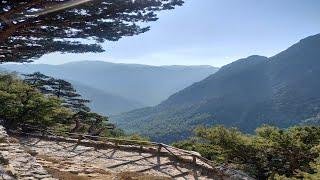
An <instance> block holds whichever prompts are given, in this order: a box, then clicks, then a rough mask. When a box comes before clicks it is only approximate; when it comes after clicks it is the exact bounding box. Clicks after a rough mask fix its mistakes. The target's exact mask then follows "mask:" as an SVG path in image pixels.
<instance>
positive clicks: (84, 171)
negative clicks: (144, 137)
mask: <svg viewBox="0 0 320 180" xmlns="http://www.w3.org/2000/svg"><path fill="white" fill-rule="evenodd" d="M75 142H77V141H76V140H75V141H71V142H70V141H63V140H62V141H54V140H52V139H51V140H45V139H43V138H41V139H39V138H34V137H33V138H31V137H22V136H12V135H11V137H9V136H8V135H7V133H6V131H5V130H4V129H3V127H1V126H0V180H1V179H24V180H27V179H28V180H40V179H41V180H54V179H65V180H88V179H98V180H102V179H106V180H108V179H114V180H131V179H132V180H167V179H184V180H189V179H190V180H192V179H195V180H205V179H250V178H246V177H245V176H243V175H242V174H241V173H240V172H237V171H230V172H228V171H229V170H228V169H220V170H221V171H223V172H224V173H226V174H229V175H230V174H232V176H225V174H223V175H221V174H220V170H219V172H217V169H216V170H213V169H212V170H210V169H209V171H208V169H207V168H203V166H199V165H197V166H195V165H194V163H192V161H191V163H190V162H189V161H187V162H186V161H181V160H178V159H176V158H175V157H173V156H168V155H165V153H157V150H156V149H155V150H151V151H150V149H148V150H142V149H140V148H138V150H130V149H131V147H130V148H129V149H128V148H127V147H125V148H119V146H114V145H112V146H110V147H109V146H107V147H103V148H101V147H100V148H95V146H87V145H85V146H84V145H83V144H77V143H75ZM177 153H178V152H177ZM191 160H192V158H191ZM197 163H201V162H198V161H197ZM222 177H223V178H222Z"/></svg>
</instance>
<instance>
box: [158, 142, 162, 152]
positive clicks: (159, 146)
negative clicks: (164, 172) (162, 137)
mask: <svg viewBox="0 0 320 180" xmlns="http://www.w3.org/2000/svg"><path fill="white" fill-rule="evenodd" d="M161 148H162V144H158V153H159V154H160V152H161Z"/></svg>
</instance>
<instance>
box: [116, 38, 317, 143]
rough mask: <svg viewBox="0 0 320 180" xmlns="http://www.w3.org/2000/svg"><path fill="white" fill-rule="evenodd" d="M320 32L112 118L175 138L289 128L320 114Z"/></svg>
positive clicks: (122, 124) (160, 137) (150, 133)
mask: <svg viewBox="0 0 320 180" xmlns="http://www.w3.org/2000/svg"><path fill="white" fill-rule="evenodd" d="M319 77H320V34H318V35H315V36H311V37H308V38H306V39H303V40H301V41H300V42H299V43H297V44H295V45H293V46H292V47H290V48H289V49H287V50H285V51H283V52H281V53H279V54H277V55H276V56H274V57H271V58H266V57H262V56H250V57H248V58H245V59H240V60H238V61H235V62H233V63H231V64H229V65H226V66H224V67H222V68H221V69H220V70H219V71H218V72H217V73H215V74H213V75H211V76H209V77H208V78H206V79H205V80H203V81H201V82H198V83H195V84H193V85H191V86H189V87H187V88H185V89H184V90H182V91H180V92H178V93H176V94H174V95H172V96H171V97H169V98H168V99H167V100H166V101H164V102H162V103H161V104H160V105H157V106H155V107H152V108H144V109H139V110H134V111H131V112H128V113H124V114H122V115H120V116H116V117H114V118H113V120H114V121H115V122H117V124H118V125H119V126H120V127H121V128H123V129H125V130H127V131H129V132H139V133H141V134H143V135H148V136H151V137H152V139H153V140H158V141H163V142H171V141H174V140H180V139H184V138H185V137H187V136H189V135H190V133H191V132H192V130H193V129H194V128H195V127H197V126H199V125H204V126H212V125H215V124H224V125H226V126H234V127H238V128H239V129H241V130H242V131H245V132H252V131H253V130H254V129H255V128H256V127H257V126H260V125H261V124H271V125H277V126H280V127H287V126H290V125H293V124H297V123H301V122H302V121H303V120H305V119H310V118H313V117H318V116H317V115H318V114H319V113H320V91H319V89H320V81H319Z"/></svg>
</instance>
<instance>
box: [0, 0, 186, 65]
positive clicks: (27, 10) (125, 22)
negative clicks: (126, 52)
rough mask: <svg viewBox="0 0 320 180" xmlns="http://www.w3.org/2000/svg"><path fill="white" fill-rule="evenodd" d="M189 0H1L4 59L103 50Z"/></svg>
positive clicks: (1, 51) (0, 41)
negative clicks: (160, 14)
mask: <svg viewBox="0 0 320 180" xmlns="http://www.w3.org/2000/svg"><path fill="white" fill-rule="evenodd" d="M182 4H183V0H134V1H133V0H12V1H1V2H0V63H3V62H30V61H31V60H34V59H36V58H39V57H41V56H42V55H44V54H47V53H52V52H62V53H84V52H102V51H103V48H102V46H101V45H100V44H101V43H102V42H104V41H117V40H119V39H120V38H121V37H124V36H133V35H137V34H140V33H144V32H146V31H148V30H149V29H150V27H148V26H146V27H144V25H143V24H144V23H146V22H150V21H156V20H157V19H158V18H157V14H156V12H157V11H162V10H170V9H174V8H175V7H176V6H181V5H182Z"/></svg>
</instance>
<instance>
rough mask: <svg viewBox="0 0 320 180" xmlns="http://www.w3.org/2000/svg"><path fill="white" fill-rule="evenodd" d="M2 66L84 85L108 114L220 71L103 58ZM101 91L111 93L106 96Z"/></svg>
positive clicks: (148, 103) (156, 98)
mask: <svg viewBox="0 0 320 180" xmlns="http://www.w3.org/2000/svg"><path fill="white" fill-rule="evenodd" d="M1 67H2V68H6V69H8V70H10V71H17V72H21V73H33V72H36V71H40V72H42V73H44V74H47V75H50V76H53V77H57V78H61V79H66V80H68V81H72V82H75V83H76V84H82V85H81V86H79V88H80V89H79V91H82V92H83V93H82V94H83V96H84V97H90V98H91V99H100V102H101V101H102V99H105V101H104V103H103V104H102V103H100V102H98V101H93V102H92V108H93V109H94V110H95V111H98V112H100V113H103V114H106V115H109V114H117V113H119V112H126V111H130V110H132V109H135V108H139V107H145V106H151V105H156V104H158V103H160V102H161V101H164V100H165V99H166V98H168V97H169V96H170V95H172V94H173V93H175V92H177V91H179V90H182V89H183V88H185V87H187V86H189V85H191V84H192V83H194V82H198V81H201V80H203V79H204V78H206V77H208V76H209V75H211V74H213V73H215V72H216V71H217V68H214V67H211V66H147V65H137V64H115V63H108V62H101V61H82V62H74V63H67V64H62V65H45V64H23V65H17V64H4V65H1V66H0V68H1ZM84 86H86V87H90V88H92V89H94V90H93V91H97V90H98V91H100V93H97V94H96V93H93V92H92V91H88V88H86V90H82V87H84ZM101 93H105V94H107V96H106V97H102V94H101ZM116 97H118V98H116ZM125 102H128V103H125ZM118 105H119V106H118ZM111 106H115V107H111ZM116 106H118V107H116Z"/></svg>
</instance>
